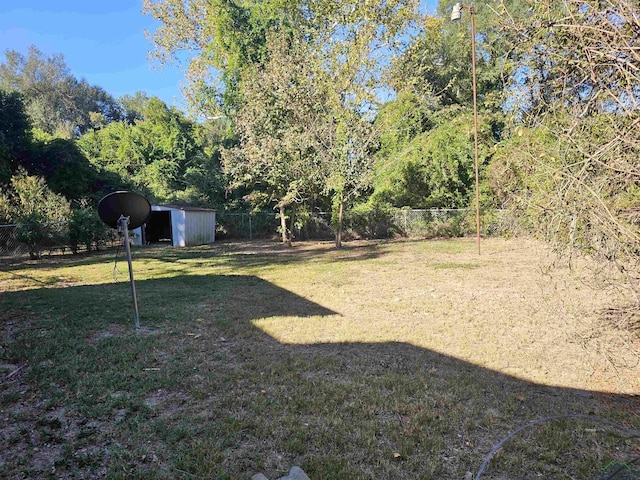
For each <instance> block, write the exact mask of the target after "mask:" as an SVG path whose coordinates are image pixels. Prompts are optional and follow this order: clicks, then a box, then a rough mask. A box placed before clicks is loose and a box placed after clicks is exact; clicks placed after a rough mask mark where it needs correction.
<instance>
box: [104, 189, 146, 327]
mask: <svg viewBox="0 0 640 480" xmlns="http://www.w3.org/2000/svg"><path fill="white" fill-rule="evenodd" d="M150 213H151V205H150V204H149V201H148V200H147V199H146V198H144V197H143V196H142V195H138V194H137V193H133V192H114V193H110V194H109V195H107V196H106V197H104V198H103V199H102V200H100V203H99V204H98V215H100V218H101V219H102V221H103V222H104V223H106V224H107V225H108V226H110V227H111V228H115V229H117V230H118V232H121V233H122V234H123V237H124V240H123V241H124V248H125V251H126V252H127V263H128V264H129V283H130V285H131V298H132V299H133V319H134V322H135V326H136V330H138V329H139V328H140V316H139V314H138V300H137V297H136V284H135V282H134V280H133V264H132V262H131V244H130V242H129V229H135V228H138V227H141V226H142V225H144V223H145V222H146V221H147V218H149V214H150Z"/></svg>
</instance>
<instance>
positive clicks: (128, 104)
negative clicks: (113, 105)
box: [118, 91, 149, 124]
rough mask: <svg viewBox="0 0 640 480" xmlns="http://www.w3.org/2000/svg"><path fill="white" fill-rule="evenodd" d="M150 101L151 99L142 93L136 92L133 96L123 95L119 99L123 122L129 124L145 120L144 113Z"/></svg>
mask: <svg viewBox="0 0 640 480" xmlns="http://www.w3.org/2000/svg"><path fill="white" fill-rule="evenodd" d="M148 101H149V97H148V96H147V94H146V93H145V92H142V91H139V92H136V93H135V94H134V95H133V96H131V95H123V96H121V97H120V98H118V103H119V104H120V106H121V108H122V116H123V120H125V121H126V122H127V123H129V124H134V123H135V122H136V121H139V120H144V111H145V109H146V106H147V102H148Z"/></svg>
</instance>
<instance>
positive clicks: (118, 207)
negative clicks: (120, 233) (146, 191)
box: [98, 192, 151, 230]
mask: <svg viewBox="0 0 640 480" xmlns="http://www.w3.org/2000/svg"><path fill="white" fill-rule="evenodd" d="M150 213H151V204H150V203H149V201H148V200H147V199H146V198H144V197H143V196H142V195H139V194H137V193H134V192H113V193H110V194H109V195H107V196H106V197H103V198H102V200H100V203H98V215H100V219H101V220H102V221H103V222H104V223H106V224H107V225H109V226H110V227H111V228H118V226H119V223H120V222H119V220H120V217H129V222H128V228H129V230H133V229H136V228H138V227H141V226H142V225H144V223H145V222H146V221H147V219H148V218H149V214H150Z"/></svg>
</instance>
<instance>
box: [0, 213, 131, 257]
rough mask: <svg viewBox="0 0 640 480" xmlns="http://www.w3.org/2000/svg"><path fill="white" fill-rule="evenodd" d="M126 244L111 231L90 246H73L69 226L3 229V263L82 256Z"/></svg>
mask: <svg viewBox="0 0 640 480" xmlns="http://www.w3.org/2000/svg"><path fill="white" fill-rule="evenodd" d="M121 243H122V240H121V239H120V238H119V237H118V235H117V234H116V233H115V230H114V231H107V233H106V234H104V235H102V236H101V237H100V239H99V240H94V241H91V242H89V244H88V245H87V244H83V243H77V242H71V241H70V239H69V225H68V223H67V222H59V223H48V224H32V225H22V224H11V225H0V259H7V258H18V257H26V256H29V257H30V258H32V259H36V258H40V257H42V256H43V255H53V254H67V253H80V252H86V251H91V250H93V249H95V250H99V249H104V248H111V247H115V246H117V245H119V244H121Z"/></svg>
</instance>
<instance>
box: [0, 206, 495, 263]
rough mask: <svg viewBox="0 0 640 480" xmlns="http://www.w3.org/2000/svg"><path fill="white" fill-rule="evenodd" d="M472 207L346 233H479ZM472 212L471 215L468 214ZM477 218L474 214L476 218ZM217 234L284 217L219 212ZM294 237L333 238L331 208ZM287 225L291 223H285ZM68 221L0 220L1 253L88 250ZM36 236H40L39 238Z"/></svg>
mask: <svg viewBox="0 0 640 480" xmlns="http://www.w3.org/2000/svg"><path fill="white" fill-rule="evenodd" d="M473 213H474V212H471V211H469V210H467V209H431V210H416V209H393V210H390V211H388V212H385V213H384V215H382V216H378V217H376V218H375V219H373V218H371V217H368V218H364V219H363V218H360V219H356V220H353V219H346V221H345V232H344V233H345V238H347V239H348V238H390V237H393V236H402V237H409V238H434V237H459V236H463V235H471V234H474V233H475V217H474V216H473ZM470 215H471V217H470ZM472 217H473V218H472ZM216 220H217V225H216V239H218V240H224V239H268V238H274V239H276V238H278V237H279V230H280V218H279V217H278V216H277V215H276V213H275V212H270V211H262V212H252V213H246V212H243V213H238V212H220V213H218V214H217V215H216ZM294 224H295V227H294V232H293V236H294V239H296V240H298V241H300V240H330V239H333V235H334V230H333V228H332V226H331V214H330V213H323V212H320V213H314V214H312V215H309V214H307V215H305V216H301V217H300V218H298V220H297V222H294ZM502 224H503V222H502V214H501V212H500V211H497V212H491V213H490V214H488V215H487V214H485V215H483V220H482V228H483V234H485V235H492V234H496V233H500V231H501V230H502V229H503V227H501V225H502ZM287 225H288V226H289V223H288V222H287ZM66 230H67V225H66V224H64V223H62V224H61V223H57V224H48V225H43V226H37V230H36V229H35V228H34V226H27V225H0V258H13V257H22V256H27V255H28V256H30V257H31V258H39V257H40V256H41V255H42V254H45V255H46V254H49V255H50V254H54V253H55V254H65V253H71V252H73V253H77V252H79V251H86V250H87V247H86V246H85V245H78V244H76V245H73V246H72V245H70V242H69V241H68V237H67V235H66V234H65V232H66ZM35 237H37V238H35ZM120 242H121V240H120V239H118V238H117V236H116V235H115V233H113V235H112V236H111V237H109V238H107V239H105V240H104V241H103V240H101V241H100V242H99V243H98V244H97V245H96V248H107V247H112V246H115V245H117V244H119V243H120Z"/></svg>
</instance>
